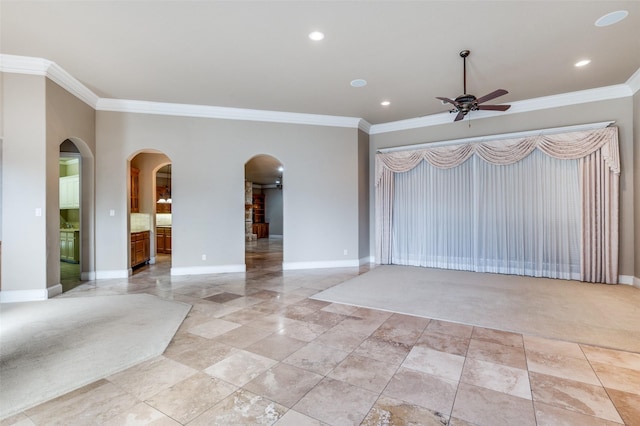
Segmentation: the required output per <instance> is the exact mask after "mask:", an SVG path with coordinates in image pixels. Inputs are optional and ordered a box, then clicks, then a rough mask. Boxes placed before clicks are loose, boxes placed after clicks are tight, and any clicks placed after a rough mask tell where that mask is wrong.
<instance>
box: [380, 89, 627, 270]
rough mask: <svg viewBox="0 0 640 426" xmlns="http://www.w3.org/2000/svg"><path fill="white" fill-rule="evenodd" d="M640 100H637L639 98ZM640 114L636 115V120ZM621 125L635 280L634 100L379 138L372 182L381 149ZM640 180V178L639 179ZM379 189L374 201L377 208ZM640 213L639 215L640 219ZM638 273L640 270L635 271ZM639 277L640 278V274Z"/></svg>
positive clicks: (623, 208)
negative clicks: (598, 124)
mask: <svg viewBox="0 0 640 426" xmlns="http://www.w3.org/2000/svg"><path fill="white" fill-rule="evenodd" d="M636 97H637V95H636ZM637 113H638V110H637V109H636V115H637ZM607 120H615V121H616V125H617V126H618V127H619V140H620V161H621V169H622V171H621V176H620V260H619V266H620V268H619V273H620V275H629V276H632V275H634V232H633V230H634V170H633V158H634V157H633V154H634V149H633V148H634V147H633V134H634V130H633V129H634V112H633V99H632V98H631V97H627V98H621V99H615V100H608V101H600V102H591V103H584V104H578V105H572V106H568V107H562V108H552V109H545V110H539V111H532V112H526V113H520V114H505V115H502V116H497V117H492V118H484V119H477V120H470V121H468V120H464V121H460V122H457V123H453V122H452V123H449V124H443V125H438V126H431V127H424V128H421V129H411V130H404V131H396V132H389V133H381V134H373V135H371V136H370V138H371V155H370V165H371V171H370V176H371V182H373V173H374V169H375V162H374V160H375V151H376V150H377V149H380V148H386V147H393V146H403V145H411V144H419V143H426V142H437V141H442V140H451V139H459V138H467V137H475V136H483V135H493V134H500V133H511V132H519V131H525V130H536V129H545V128H554V127H562V126H571V125H577V124H584V123H593V122H600V121H607ZM636 174H637V173H636ZM373 191H374V187H373V184H372V185H371V200H372V202H373ZM370 210H371V226H370V232H371V241H372V247H371V250H372V252H375V246H374V245H373V242H374V241H375V229H374V228H375V222H374V218H375V216H374V206H373V203H371V204H370ZM637 215H638V213H636V214H635V217H637ZM635 271H637V269H635ZM636 274H637V272H636Z"/></svg>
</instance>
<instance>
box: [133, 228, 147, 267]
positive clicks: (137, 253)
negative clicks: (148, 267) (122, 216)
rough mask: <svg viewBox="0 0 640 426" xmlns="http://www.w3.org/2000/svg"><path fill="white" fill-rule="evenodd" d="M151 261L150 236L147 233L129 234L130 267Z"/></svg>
mask: <svg viewBox="0 0 640 426" xmlns="http://www.w3.org/2000/svg"><path fill="white" fill-rule="evenodd" d="M149 259H151V236H150V232H149V231H143V232H132V233H131V267H132V268H133V267H135V266H138V265H141V264H143V263H146V262H148V261H149Z"/></svg>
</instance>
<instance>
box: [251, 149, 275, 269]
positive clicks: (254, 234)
mask: <svg viewBox="0 0 640 426" xmlns="http://www.w3.org/2000/svg"><path fill="white" fill-rule="evenodd" d="M244 174H245V218H244V219H245V267H246V269H247V271H250V270H266V269H268V270H279V271H281V270H282V257H283V255H282V253H283V244H284V232H283V230H284V215H283V191H284V180H283V177H284V166H283V164H282V163H281V162H280V161H279V160H278V159H277V158H275V157H272V156H270V155H256V156H254V157H253V158H251V159H250V160H249V161H247V162H246V163H245V168H244Z"/></svg>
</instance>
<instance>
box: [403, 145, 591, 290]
mask: <svg viewBox="0 0 640 426" xmlns="http://www.w3.org/2000/svg"><path fill="white" fill-rule="evenodd" d="M393 192H394V199H393V207H392V208H393V217H392V224H391V228H392V237H391V239H392V242H391V245H392V249H391V252H392V255H391V263H394V264H401V265H414V266H428V267H437V268H449V269H460V270H469V271H477V272H498V273H508V274H519V275H531V276H542V277H552V278H565V279H568V278H573V279H579V278H580V236H581V230H580V215H581V201H580V182H579V167H578V160H558V159H555V158H552V157H549V156H546V155H544V154H543V153H541V152H538V151H534V152H533V153H532V154H531V155H529V156H527V157H525V158H524V159H522V160H521V161H518V162H516V163H513V164H508V165H495V164H491V163H488V162H486V161H484V160H483V159H481V158H479V157H478V156H472V157H470V158H469V159H467V161H465V162H464V163H462V164H461V165H459V166H457V167H453V168H449V169H441V168H437V167H434V166H432V165H431V164H429V163H428V162H426V161H423V162H421V163H419V164H418V165H417V166H416V167H415V168H413V169H411V170H409V171H407V172H404V173H397V174H396V175H395V181H394V188H393Z"/></svg>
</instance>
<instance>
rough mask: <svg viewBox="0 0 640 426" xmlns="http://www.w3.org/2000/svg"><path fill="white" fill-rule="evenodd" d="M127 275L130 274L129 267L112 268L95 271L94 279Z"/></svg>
mask: <svg viewBox="0 0 640 426" xmlns="http://www.w3.org/2000/svg"><path fill="white" fill-rule="evenodd" d="M129 275H131V269H114V270H112V271H96V280H111V279H114V278H129Z"/></svg>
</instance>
